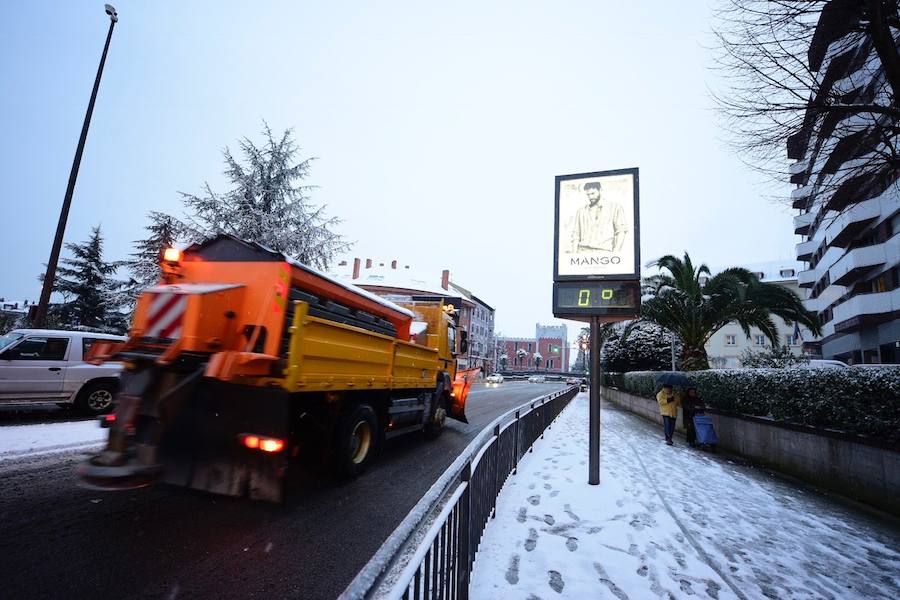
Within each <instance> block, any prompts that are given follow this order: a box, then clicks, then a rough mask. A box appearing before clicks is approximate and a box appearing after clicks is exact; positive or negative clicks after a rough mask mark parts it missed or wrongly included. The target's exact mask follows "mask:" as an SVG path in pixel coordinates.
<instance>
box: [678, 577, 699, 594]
mask: <svg viewBox="0 0 900 600" xmlns="http://www.w3.org/2000/svg"><path fill="white" fill-rule="evenodd" d="M678 583H679V587H680V588H681V591H682V592H684V593H685V594H687V595H688V596H693V595H694V593H695V592H694V588H692V587H691V582H690V581H688V580H687V579H679V580H678Z"/></svg>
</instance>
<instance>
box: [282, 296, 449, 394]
mask: <svg viewBox="0 0 900 600" xmlns="http://www.w3.org/2000/svg"><path fill="white" fill-rule="evenodd" d="M308 309H309V306H308V305H307V304H306V303H305V302H297V304H296V309H295V312H294V323H293V326H292V327H291V328H290V334H291V340H290V347H289V351H288V365H287V369H286V370H285V376H286V378H285V382H284V387H285V388H286V389H287V390H288V391H291V392H304V391H314V390H322V391H337V390H373V389H384V390H389V389H425V388H434V384H435V380H436V379H437V372H438V368H439V366H440V361H439V356H438V349H437V348H428V347H425V346H421V345H418V344H414V343H411V342H406V341H403V340H399V339H396V338H393V337H390V336H387V335H382V334H379V333H375V332H372V331H367V330H365V329H360V328H359V327H354V326H352V325H345V324H343V323H337V322H334V321H329V320H325V319H321V318H318V317H312V316H310V315H309V313H308ZM429 337H430V336H429Z"/></svg>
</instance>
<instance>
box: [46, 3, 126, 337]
mask: <svg viewBox="0 0 900 600" xmlns="http://www.w3.org/2000/svg"><path fill="white" fill-rule="evenodd" d="M104 9H105V10H106V14H107V15H109V32H108V33H107V34H106V44H105V45H104V46H103V54H102V56H101V57H100V66H99V67H98V68H97V77H96V78H95V79H94V89H93V90H92V91H91V100H90V102H88V107H87V113H85V115H84V124H83V125H82V127H81V137H80V138H78V147H77V149H76V150H75V159H74V160H73V161H72V170H71V171H70V172H69V184H68V185H67V186H66V196H65V198H64V199H63V204H62V209H61V210H60V212H59V223H57V225H56V237H55V238H53V248H52V249H51V250H50V260H48V261H47V272H46V273H45V274H44V286H43V287H42V288H41V299H40V301H39V302H38V306H37V311H36V313H35V315H34V320H33V321H32V327H37V328H39V327H43V326H44V321H45V320H46V319H47V307H48V306H49V305H50V293H51V292H52V291H53V282H54V280H55V279H56V266H57V264H59V252H60V250H61V249H62V243H63V237H64V235H65V233H66V222H67V221H68V220H69V207H70V206H71V205H72V194H73V193H74V192H75V181H76V180H77V179H78V168H79V167H80V166H81V155H82V154H83V153H84V143H85V141H86V140H87V134H88V129H89V128H90V126H91V115H92V114H93V113H94V103H95V102H96V101H97V90H98V89H100V77H101V76H102V75H103V65H104V64H106V54H107V52H108V51H109V41H110V40H111V39H112V33H113V28H114V27H115V26H116V23H117V22H118V21H119V15H118V14H117V13H116V9H115V8H113V7H112V6H110V5H109V4H107V5H105V6H104Z"/></svg>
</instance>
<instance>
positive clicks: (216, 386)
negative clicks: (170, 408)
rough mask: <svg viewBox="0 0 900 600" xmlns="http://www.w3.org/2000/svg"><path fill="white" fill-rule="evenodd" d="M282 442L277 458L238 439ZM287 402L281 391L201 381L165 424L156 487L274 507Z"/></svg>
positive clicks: (286, 434)
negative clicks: (262, 438)
mask: <svg viewBox="0 0 900 600" xmlns="http://www.w3.org/2000/svg"><path fill="white" fill-rule="evenodd" d="M247 434H251V435H255V436H265V437H270V438H275V439H279V440H283V441H284V442H285V448H284V449H283V450H282V451H280V452H277V453H272V454H269V453H266V452H264V451H262V450H259V449H250V448H247V447H245V446H244V445H243V444H242V442H241V436H242V435H247ZM290 435H291V432H290V399H289V395H288V394H287V392H285V391H284V390H281V389H280V388H278V389H271V388H260V387H250V386H237V385H234V384H225V383H221V382H217V381H211V380H203V381H202V382H201V383H200V384H199V385H198V386H197V389H196V393H194V394H193V395H192V397H191V398H190V399H189V400H187V401H186V402H185V403H184V404H183V405H182V407H181V409H180V410H179V411H178V413H177V414H176V415H173V417H172V419H171V421H170V422H169V423H167V424H166V427H165V431H164V432H163V435H162V438H161V440H160V444H159V448H158V456H159V462H160V463H162V465H163V467H164V468H163V473H162V481H164V482H166V483H170V484H174V485H179V486H184V487H188V488H192V489H197V490H204V491H208V492H212V493H215V494H223V495H227V496H249V497H250V498H253V499H259V500H268V501H270V502H280V501H281V500H282V494H283V491H282V488H283V486H282V483H283V478H284V474H285V471H286V468H287V464H288V454H289V444H288V440H289V439H290Z"/></svg>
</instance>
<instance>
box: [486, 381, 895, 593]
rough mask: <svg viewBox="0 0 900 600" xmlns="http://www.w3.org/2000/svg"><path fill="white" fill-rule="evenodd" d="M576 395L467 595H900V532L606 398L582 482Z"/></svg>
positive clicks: (526, 471) (508, 490) (509, 488)
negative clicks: (591, 474) (668, 433)
mask: <svg viewBox="0 0 900 600" xmlns="http://www.w3.org/2000/svg"><path fill="white" fill-rule="evenodd" d="M587 418H588V402H587V397H586V395H585V394H580V395H579V396H578V397H577V398H575V399H574V400H573V401H572V403H571V405H570V406H569V407H568V408H567V409H566V410H565V411H564V412H563V413H562V414H561V415H560V418H559V420H558V421H557V423H556V424H554V425H553V428H552V429H550V430H549V431H547V433H546V436H545V439H543V440H538V441H537V443H536V444H535V447H534V452H533V453H531V454H526V455H525V457H524V458H523V460H522V462H521V463H520V464H519V469H518V474H517V475H513V476H510V478H509V480H508V481H507V483H506V485H505V486H504V488H503V491H502V492H501V494H500V497H499V499H498V501H497V515H496V519H494V520H491V521H489V522H488V526H487V529H486V530H485V533H484V538H483V539H482V542H481V547H480V549H479V551H478V555H477V556H476V559H475V569H474V572H473V574H472V584H471V593H470V596H471V597H472V598H473V599H475V600H482V599H489V598H491V599H493V598H522V599H526V598H527V599H529V600H534V599H536V598H544V599H547V598H578V599H583V598H617V599H619V600H622V599H624V598H631V599H632V600H639V599H644V598H715V599H725V598H779V599H787V598H810V599H812V598H834V599H844V598H866V599H871V598H890V599H895V598H900V530H898V529H897V528H896V525H894V524H892V523H887V522H880V521H879V520H878V519H877V518H875V517H872V516H870V515H868V514H867V513H863V512H859V511H856V510H854V509H851V508H848V507H847V506H845V505H843V504H841V503H838V502H836V501H834V500H832V499H829V498H827V497H825V496H822V495H820V494H817V493H815V492H812V491H807V490H805V489H802V488H800V487H797V486H794V485H792V484H790V483H788V482H786V481H784V480H782V479H780V478H777V477H774V476H772V475H770V474H768V473H766V472H765V471H761V470H758V469H754V468H750V467H747V466H744V465H741V464H737V463H735V462H734V461H731V460H728V459H727V458H726V457H722V456H718V455H709V454H706V453H703V452H700V451H696V450H693V449H691V448H689V447H687V446H686V444H684V443H683V438H676V445H675V446H674V447H670V446H666V445H665V443H664V441H663V436H662V432H661V431H658V428H657V427H656V426H654V424H652V423H649V422H648V421H645V420H643V419H641V418H639V417H637V416H635V415H632V414H630V413H627V412H624V411H620V410H618V409H616V407H614V406H611V405H609V404H604V407H603V419H602V421H603V426H602V434H601V481H600V485H598V486H589V485H588V484H587V476H588V473H587V455H588V439H587V429H588V427H587Z"/></svg>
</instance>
